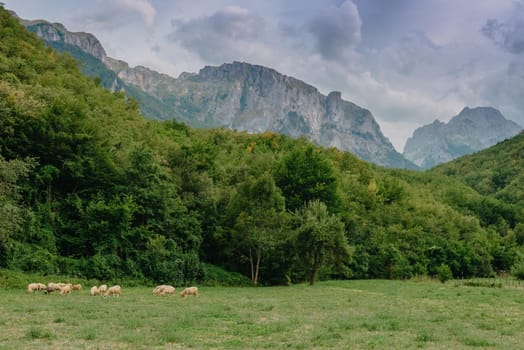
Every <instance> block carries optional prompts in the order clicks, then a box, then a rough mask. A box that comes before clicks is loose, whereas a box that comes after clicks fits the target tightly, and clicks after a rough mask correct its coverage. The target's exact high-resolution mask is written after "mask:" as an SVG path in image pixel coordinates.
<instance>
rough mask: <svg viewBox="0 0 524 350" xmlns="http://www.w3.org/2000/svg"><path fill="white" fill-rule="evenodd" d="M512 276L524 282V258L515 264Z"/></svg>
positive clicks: (512, 268)
mask: <svg viewBox="0 0 524 350" xmlns="http://www.w3.org/2000/svg"><path fill="white" fill-rule="evenodd" d="M511 274H512V275H513V276H515V277H516V278H518V279H519V280H524V258H520V259H519V260H517V262H515V264H513V266H512V267H511Z"/></svg>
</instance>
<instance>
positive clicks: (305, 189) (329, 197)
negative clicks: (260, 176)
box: [275, 145, 340, 212]
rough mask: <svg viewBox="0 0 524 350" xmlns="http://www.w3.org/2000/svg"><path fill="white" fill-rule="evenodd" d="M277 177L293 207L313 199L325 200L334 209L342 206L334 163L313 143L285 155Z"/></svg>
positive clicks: (298, 206) (295, 208)
mask: <svg viewBox="0 0 524 350" xmlns="http://www.w3.org/2000/svg"><path fill="white" fill-rule="evenodd" d="M275 179H276V183H277V185H278V187H279V188H280V189H281V190H282V193H283V195H284V197H285V198H286V208H287V209H288V210H290V211H295V210H297V209H298V208H300V207H302V206H303V205H304V204H305V203H307V202H309V201H312V200H319V201H322V202H323V203H325V204H326V205H327V206H328V208H329V209H330V211H332V212H333V211H336V209H337V208H338V206H339V202H340V200H339V198H338V195H337V178H336V176H335V174H334V171H333V166H332V165H331V163H330V162H329V161H328V160H327V159H325V158H324V157H322V155H321V154H320V153H319V152H318V151H315V150H314V149H313V146H311V145H309V146H307V148H306V149H305V150H304V149H297V150H295V151H293V152H291V153H290V154H289V155H287V156H286V157H284V159H283V161H282V163H281V164H280V165H279V166H278V168H277V170H276V174H275Z"/></svg>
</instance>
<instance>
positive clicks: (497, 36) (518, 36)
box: [481, 8, 524, 54]
mask: <svg viewBox="0 0 524 350" xmlns="http://www.w3.org/2000/svg"><path fill="white" fill-rule="evenodd" d="M519 9H520V11H517V16H515V18H514V19H510V20H509V21H507V22H500V21H499V20H497V19H489V20H487V21H486V24H485V25H484V27H482V29H481V31H482V33H483V34H484V35H485V36H486V37H488V38H489V39H491V40H492V41H493V42H494V43H495V44H497V45H498V46H500V47H501V48H503V49H504V50H506V51H508V52H511V53H513V54H521V53H523V52H524V19H522V15H524V10H522V9H521V8H519Z"/></svg>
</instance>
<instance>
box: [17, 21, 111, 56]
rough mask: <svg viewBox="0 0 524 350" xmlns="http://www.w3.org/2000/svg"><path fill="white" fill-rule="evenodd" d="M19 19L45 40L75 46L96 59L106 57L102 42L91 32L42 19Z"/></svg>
mask: <svg viewBox="0 0 524 350" xmlns="http://www.w3.org/2000/svg"><path fill="white" fill-rule="evenodd" d="M20 21H21V23H22V24H23V25H24V26H25V27H26V28H27V29H28V30H29V31H31V32H33V33H35V34H36V35H38V36H39V37H41V38H43V39H44V40H46V41H52V42H60V43H64V44H69V45H74V46H77V47H79V48H80V49H81V50H82V51H84V52H86V53H88V54H90V55H91V56H94V57H96V58H98V59H103V58H104V57H106V52H105V50H104V48H103V47H102V44H100V41H98V39H97V38H96V37H95V36H94V35H93V34H90V33H83V32H77V33H73V32H69V31H68V30H67V29H66V28H65V27H64V26H63V25H62V24H60V23H49V22H46V21H43V20H36V21H27V20H20Z"/></svg>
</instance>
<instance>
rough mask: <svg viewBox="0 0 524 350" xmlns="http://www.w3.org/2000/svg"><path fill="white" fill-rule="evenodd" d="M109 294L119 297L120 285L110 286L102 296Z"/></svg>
mask: <svg viewBox="0 0 524 350" xmlns="http://www.w3.org/2000/svg"><path fill="white" fill-rule="evenodd" d="M110 295H112V296H116V297H119V296H120V286H119V285H116V286H112V287H111V288H109V289H108V290H107V292H106V293H105V295H104V296H106V297H108V296H110Z"/></svg>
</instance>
